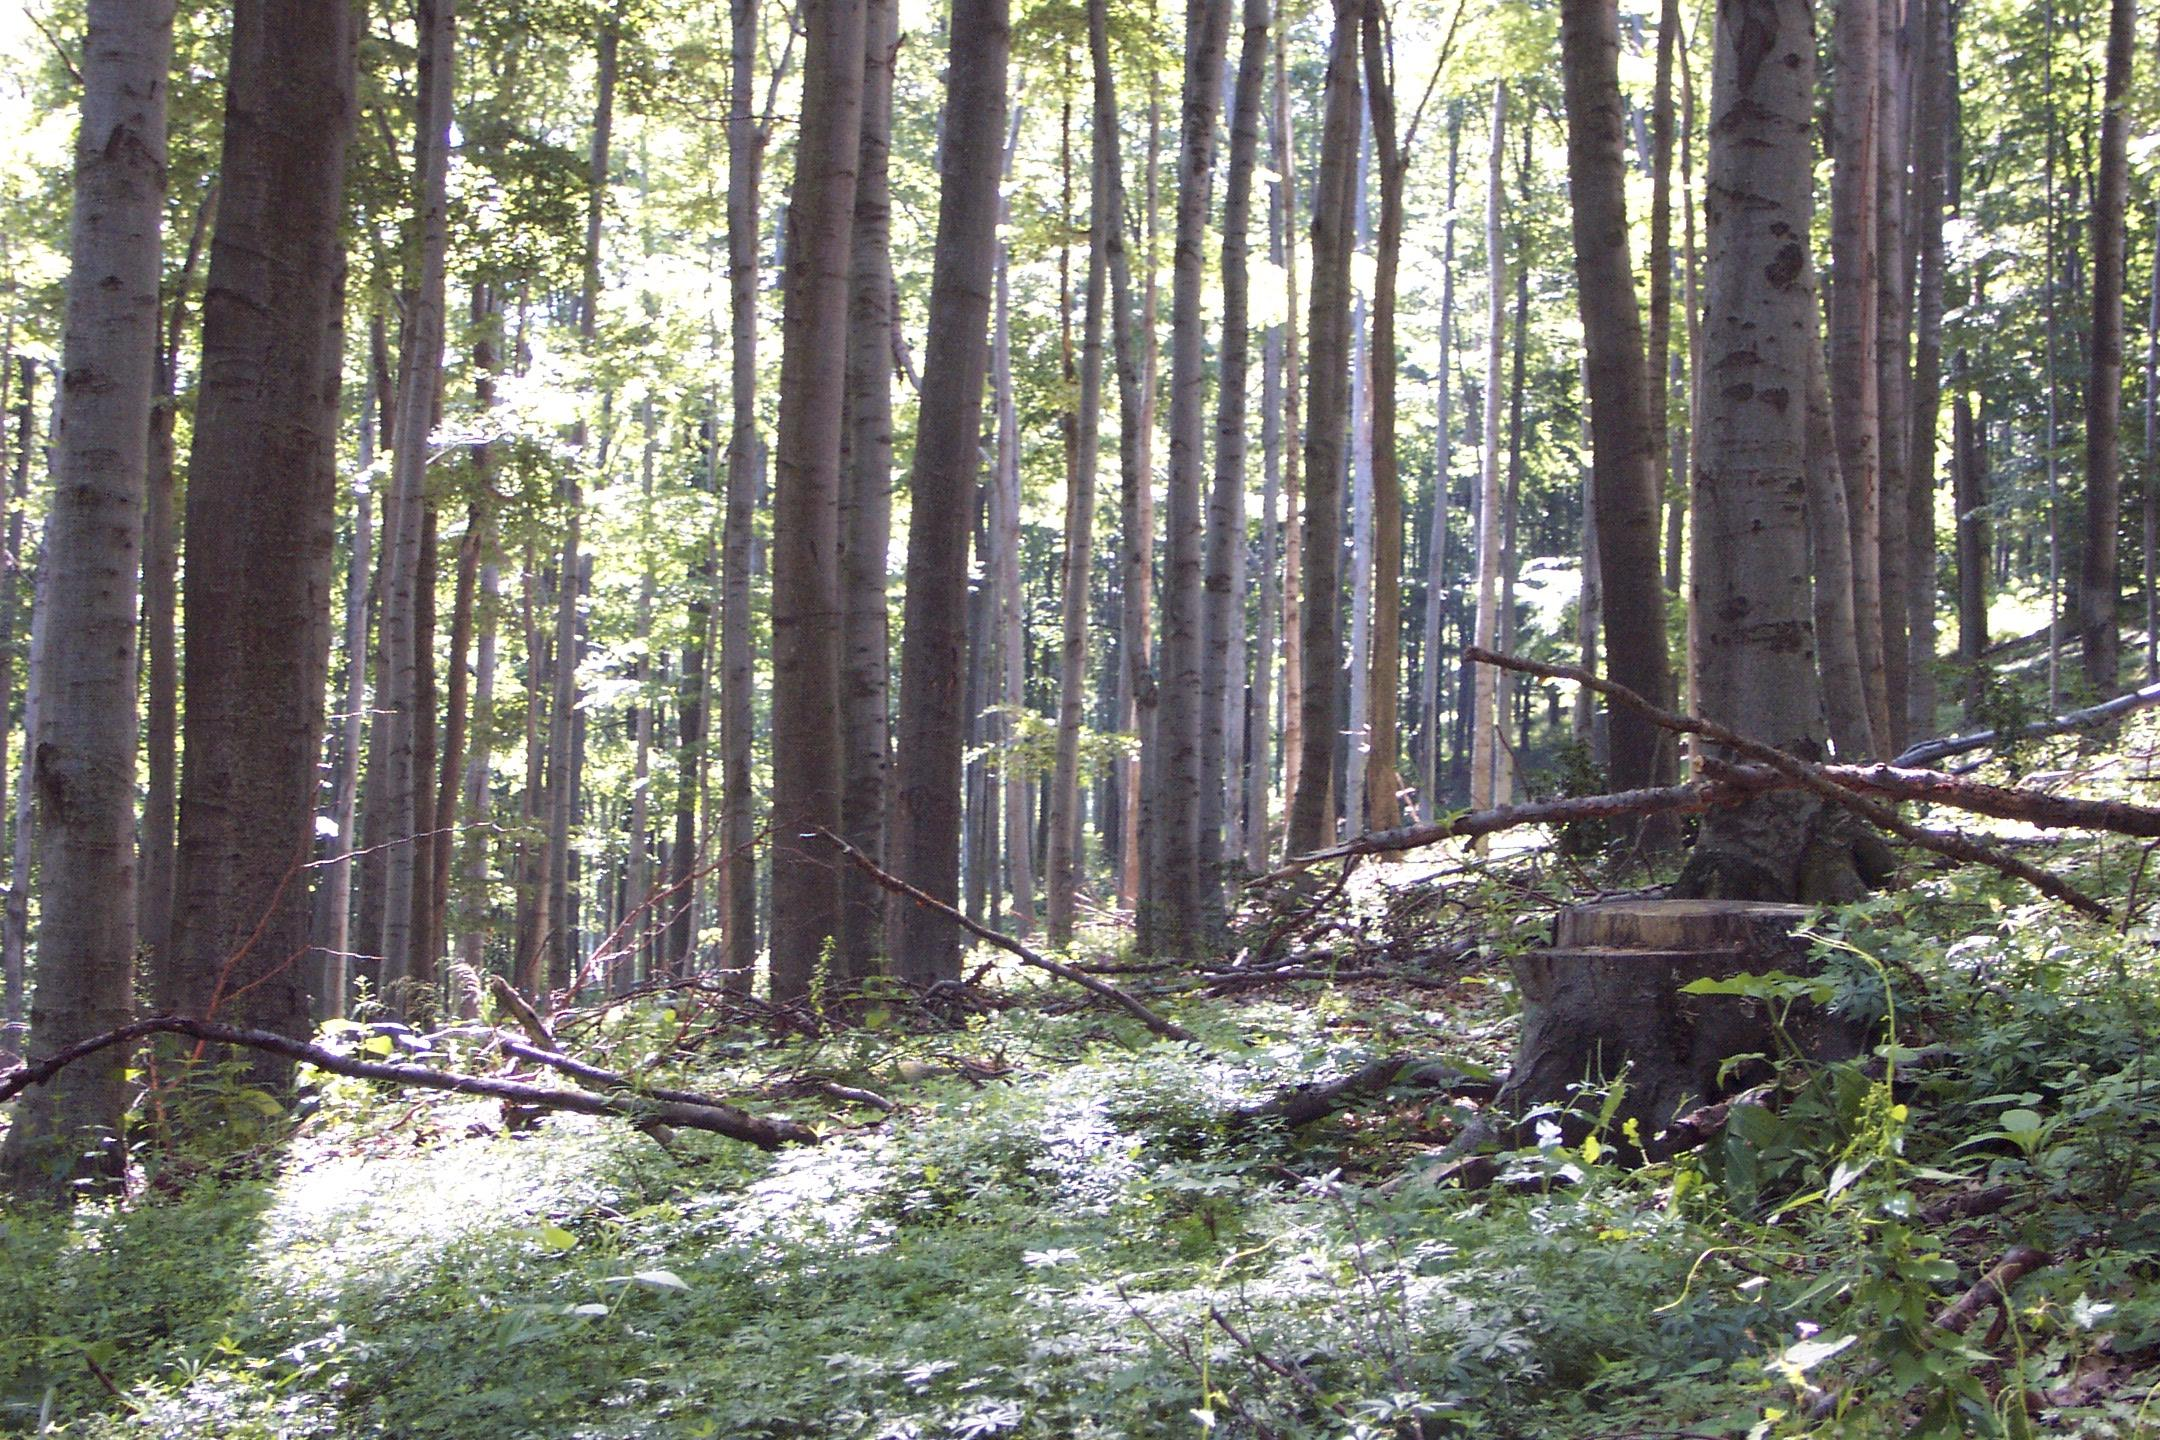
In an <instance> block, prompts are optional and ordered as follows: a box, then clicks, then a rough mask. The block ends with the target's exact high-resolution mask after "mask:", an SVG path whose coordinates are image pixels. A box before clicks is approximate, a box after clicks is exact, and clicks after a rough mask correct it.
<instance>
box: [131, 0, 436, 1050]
mask: <svg viewBox="0 0 2160 1440" xmlns="http://www.w3.org/2000/svg"><path fill="white" fill-rule="evenodd" d="M353 27H354V19H353V16H352V12H351V11H349V10H348V9H347V8H346V7H344V6H341V5H328V6H326V5H319V4H313V3H304V0H243V3H241V4H238V5H236V6H235V7H234V11H233V36H232V69H231V76H232V78H231V84H230V92H229V97H228V101H227V107H226V116H225V140H224V147H225V148H224V158H223V161H222V163H221V165H220V167H219V173H220V174H221V175H222V176H223V180H224V193H223V195H222V197H221V198H220V200H219V204H218V220H217V230H216V234H215V237H214V238H213V240H212V242H211V247H210V273H209V281H208V285H207V288H206V289H205V291H204V301H203V326H202V382H201V389H200V394H199V399H198V401H197V405H196V416H195V430H194V449H193V451H192V454H191V456H190V463H189V467H188V493H187V517H186V533H187V536H188V557H187V560H188V563H187V572H186V579H185V593H184V597H183V599H184V605H185V611H186V615H187V642H186V657H185V674H184V676H183V686H184V689H185V693H186V694H187V696H188V706H187V715H186V718H185V721H184V731H185V753H184V756H183V763H182V766H181V780H180V786H181V788H180V843H179V864H178V870H177V873H176V877H175V881H174V886H175V897H176V898H175V904H174V912H173V954H174V961H175V966H174V969H175V981H176V983H175V987H174V988H175V996H174V1000H175V1004H174V1009H175V1010H176V1011H177V1012H178V1013H180V1014H185V1015H192V1016H195V1017H198V1018H201V1019H210V1020H218V1021H221V1022H226V1023H231V1024H238V1025H247V1026H254V1027H257V1028H260V1029H266V1030H272V1031H275V1032H277V1033H278V1034H281V1035H287V1036H292V1037H295V1038H297V1037H301V1036H304V1035H306V1034H307V1033H308V1029H309V1017H308V1013H307V995H306V989H305V987H304V986H303V984H302V982H301V977H300V975H299V974H298V973H297V972H296V970H295V962H296V961H297V960H298V959H299V957H301V956H302V955H303V953H304V951H305V948H306V946H307V943H308V907H307V898H306V886H305V884H304V883H302V881H301V876H300V872H299V867H300V866H301V865H303V864H305V863H306V861H307V859H308V856H309V854H310V852H311V851H312V849H313V846H314V829H315V821H314V815H315V792H316V783H317V767H318V763H319V759H320V746H321V740H322V727H323V692H324V682H325V680H326V678H327V676H326V671H327V668H328V665H327V659H328V654H329V641H330V576H331V569H330V561H331V548H332V536H333V529H334V521H335V513H336V504H337V470H336V463H335V462H336V439H337V433H336V432H337V416H338V384H339V379H340V374H341V369H342V366H341V364H340V360H341V356H342V349H343V339H344V335H343V329H342V322H343V309H344V306H343V301H344V274H345V261H344V252H343V248H342V227H343V222H344V219H345V212H344V204H343V198H344V197H343V188H344V187H343V181H344V175H345V151H346V145H347V142H348V140H349V138H350V136H351V134H352V128H353V118H354V112H355V105H354V91H355V81H354V74H353V64H354V54H355V48H356V47H355V43H354V42H355V36H354V33H353ZM422 423H423V424H425V421H424V420H423V422H422ZM250 1066H251V1068H252V1070H253V1073H254V1074H255V1075H256V1076H257V1077H258V1078H259V1079H262V1080H267V1081H270V1082H272V1083H281V1082H282V1081H283V1079H284V1077H285V1076H286V1075H288V1074H289V1073H290V1062H289V1061H285V1060H280V1059H276V1058H273V1057H268V1056H262V1055H256V1056H253V1057H251V1059H250Z"/></svg>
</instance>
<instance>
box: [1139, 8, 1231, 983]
mask: <svg viewBox="0 0 2160 1440" xmlns="http://www.w3.org/2000/svg"><path fill="white" fill-rule="evenodd" d="M1229 29H1230V0H1197V3H1195V4H1194V5H1193V7H1192V8H1191V9H1190V10H1189V11H1188V12H1187V18H1186V37H1185V82H1184V98H1183V103H1182V107H1181V110H1182V115H1181V120H1180V125H1179V140H1178V157H1177V241H1176V248H1175V250H1174V251H1173V252H1172V269H1171V289H1170V469H1169V477H1168V497H1169V499H1168V506H1167V509H1166V511H1165V516H1164V521H1163V538H1164V541H1165V543H1166V546H1167V550H1166V554H1165V556H1164V560H1163V590H1162V669H1161V673H1160V675H1159V676H1158V677H1157V679H1158V682H1159V685H1160V690H1159V694H1160V697H1161V698H1160V700H1159V702H1158V705H1157V709H1156V712H1155V729H1154V733H1153V735H1152V736H1151V737H1150V738H1151V740H1152V749H1153V751H1154V754H1155V760H1154V785H1153V794H1154V802H1155V844H1154V855H1153V884H1152V885H1151V886H1150V891H1151V893H1150V894H1149V895H1148V896H1147V898H1146V900H1145V902H1144V903H1143V904H1142V906H1141V911H1140V943H1141V948H1142V949H1143V950H1145V951H1146V952H1148V953H1150V954H1157V955H1174V954H1187V953H1191V952H1192V951H1193V949H1194V947H1195V946H1196V945H1198V944H1199V943H1201V942H1202V941H1203V939H1204V938H1205V937H1206V936H1208V935H1209V934H1211V933H1212V932H1213V930H1214V929H1215V928H1216V920H1217V918H1218V917H1216V916H1215V915H1213V914H1211V913H1209V912H1208V911H1207V909H1206V901H1205V896H1204V894H1203V892H1202V888H1201V884H1200V872H1201V868H1202V865H1203V863H1204V857H1203V855H1202V850H1201V810H1202V808H1203V806H1204V805H1205V803H1206V802H1205V801H1204V799H1203V798H1202V795H1203V792H1204V791H1205V790H1206V789H1207V788H1208V785H1207V779H1206V776H1205V775H1204V773H1203V766H1202V755H1201V746H1202V731H1203V729H1204V728H1205V726H1204V723H1203V716H1204V715H1205V714H1206V713H1207V711H1206V706H1205V698H1204V695H1205V688H1206V682H1205V679H1204V675H1203V670H1204V666H1203V661H1202V655H1203V651H1204V649H1205V635H1204V634H1203V629H1204V625H1205V619H1204V616H1203V615H1202V612H1201V603H1200V602H1201V591H1202V585H1201V532H1202V528H1203V527H1202V523H1201V500H1200V495H1201V475H1202V473H1203V470H1204V468H1205V465H1206V459H1207V456H1206V450H1205V438H1204V431H1205V425H1206V417H1205V401H1206V385H1207V376H1206V372H1205V369H1204V368H1203V367H1204V363H1205V342H1206V337H1205V336H1204V335H1203V334H1202V316H1201V299H1202V295H1201V290H1202V287H1203V285H1204V284H1205V281H1206V275H1207V253H1206V250H1205V245H1206V240H1207V221H1208V200H1209V192H1210V189H1211V181H1212V177H1213V172H1214V160H1215V121H1216V112H1217V110H1218V109H1219V108H1220V106H1221V100H1222V80H1223V73H1222V72H1223V51H1224V47H1225V45H1226V43H1227V40H1228V35H1229Z"/></svg>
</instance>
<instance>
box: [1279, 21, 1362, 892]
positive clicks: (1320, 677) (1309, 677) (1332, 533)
mask: <svg viewBox="0 0 2160 1440" xmlns="http://www.w3.org/2000/svg"><path fill="white" fill-rule="evenodd" d="M1364 5H1365V0H1337V3H1336V5H1335V33H1334V39H1333V41H1332V42H1331V43H1330V45H1329V48H1328V68H1327V80H1326V88H1325V90H1324V92H1323V93H1324V97H1325V110H1324V112H1323V118H1322V121H1321V131H1320V164H1319V169H1318V174H1317V177H1316V179H1315V181H1314V184H1313V211H1312V257H1313V258H1312V319H1311V323H1310V325H1309V326H1308V328H1307V330H1306V333H1307V335H1308V336H1309V337H1310V340H1311V349H1310V351H1309V364H1308V365H1307V367H1306V370H1305V377H1304V378H1305V381H1306V392H1305V398H1306V411H1305V413H1306V417H1307V422H1308V423H1307V425H1306V429H1305V446H1304V451H1305V463H1304V475H1305V506H1304V512H1303V513H1304V517H1305V518H1304V525H1303V529H1302V542H1303V561H1304V564H1303V573H1302V575H1301V577H1300V583H1299V587H1298V589H1299V605H1300V609H1301V611H1302V614H1301V616H1300V619H1301V622H1302V628H1303V646H1302V651H1303V666H1304V672H1303V681H1302V684H1303V692H1304V693H1303V695H1302V696H1301V701H1302V707H1301V708H1302V711H1303V714H1302V717H1301V725H1302V732H1301V734H1300V737H1299V738H1300V745H1301V751H1300V754H1299V758H1298V774H1297V785H1296V788H1295V790H1294V791H1293V792H1292V794H1291V797H1290V853H1291V854H1293V855H1295V854H1299V853H1302V852H1304V851H1307V850H1317V849H1319V848H1320V847H1321V846H1323V845H1326V844H1328V843H1329V842H1330V841H1331V840H1333V839H1334V834H1333V831H1334V828H1335V827H1334V814H1333V809H1334V807H1333V805H1332V804H1331V801H1330V791H1331V789H1332V776H1333V772H1334V763H1333V762H1334V750H1335V727H1336V721H1335V698H1336V697H1335V677H1336V672H1337V670H1338V668H1339V666H1340V663H1341V656H1342V622H1341V609H1340V604H1341V602H1340V597H1339V594H1338V591H1339V589H1340V567H1341V563H1342V562H1341V557H1340V555H1339V553H1338V552H1339V550H1340V547H1341V543H1342V515H1341V511H1340V508H1339V507H1340V504H1341V497H1342V461H1343V454H1344V444H1345V440H1346V430H1347V419H1348V411H1349V408H1350V406H1349V400H1350V396H1349V389H1350V384H1349V381H1350V377H1349V361H1350V243H1351V242H1350V225H1351V213H1352V204H1353V200H1354V195H1353V189H1352V184H1351V180H1352V175H1351V171H1352V168H1353V166H1354V164H1355V153H1356V149H1357V134H1358V108H1359V98H1360V91H1359V85H1358V47H1359V45H1360V43H1361V41H1362V29H1361V27H1362V25H1363V23H1364Z"/></svg>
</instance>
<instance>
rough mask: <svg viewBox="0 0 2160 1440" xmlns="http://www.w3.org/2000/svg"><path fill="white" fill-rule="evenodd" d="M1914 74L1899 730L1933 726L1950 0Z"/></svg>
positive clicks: (1927, 730)
mask: <svg viewBox="0 0 2160 1440" xmlns="http://www.w3.org/2000/svg"><path fill="white" fill-rule="evenodd" d="M1917 13H1918V15H1919V24H1920V27H1921V33H1920V59H1919V73H1918V78H1917V80H1916V82H1915V83H1916V87H1917V90H1918V94H1917V97H1916V100H1915V104H1916V107H1917V108H1916V110H1915V112H1914V116H1915V118H1914V124H1913V136H1912V140H1913V234H1914V247H1915V257H1916V258H1915V264H1916V265H1917V267H1918V271H1919V278H1918V282H1917V284H1918V289H1917V292H1916V295H1917V298H1916V300H1915V302H1914V306H1915V310H1914V313H1915V324H1914V332H1915V333H1914V341H1913V371H1912V401H1911V405H1910V407H1909V409H1910V421H1911V430H1912V434H1911V444H1912V451H1911V458H1910V459H1909V460H1908V461H1907V462H1906V506H1907V508H1906V521H1905V555H1906V559H1905V577H1906V588H1907V594H1908V595H1909V596H1910V605H1909V607H1908V619H1907V626H1906V636H1907V657H1908V658H1907V661H1906V666H1905V673H1906V680H1905V733H1906V734H1907V735H1908V736H1910V737H1912V738H1914V739H1923V738H1925V737H1927V736H1929V735H1933V734H1934V733H1935V732H1936V729H1937V726H1936V722H1935V705H1936V684H1935V651H1936V644H1937V640H1936V628H1935V588H1936V568H1937V567H1936V555H1935V485H1936V479H1935V477H1936V469H1935V453H1936V448H1937V446H1936V438H1937V432H1938V430H1939V428H1940V423H1941V419H1942V327H1943V307H1944V297H1943V287H1944V283H1945V279H1946V274H1945V272H1946V270H1947V264H1948V262H1947V258H1946V254H1945V250H1944V247H1943V205H1944V202H1945V201H1946V200H1947V199H1948V195H1949V179H1948V158H1949V153H1950V144H1949V131H1950V127H1951V125H1952V123H1953V119H1952V110H1951V104H1950V79H1949V64H1948V50H1949V45H1950V19H1949V15H1950V4H1949V0H1919V5H1918V12H1917Z"/></svg>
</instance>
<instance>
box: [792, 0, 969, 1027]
mask: <svg viewBox="0 0 2160 1440" xmlns="http://www.w3.org/2000/svg"><path fill="white" fill-rule="evenodd" d="M806 16H807V22H808V24H807V39H806V41H805V45H806V49H805V51H804V56H803V102H802V128H801V134H800V139H799V141H798V143H797V149H796V157H797V158H796V168H795V180H794V187H793V189H792V191H791V192H790V195H789V199H788V242H787V284H786V289H785V291H784V292H783V293H784V295H785V300H784V302H783V304H782V309H781V352H780V416H779V428H778V433H777V438H776V441H775V445H774V463H773V470H774V485H773V597H772V616H773V786H772V806H773V821H772V823H773V837H774V843H773V849H772V857H773V859H772V886H773V934H772V987H773V997H774V998H775V999H778V1000H790V1001H792V1000H800V999H802V998H803V997H804V996H806V995H808V994H809V993H810V991H811V987H812V986H813V985H814V984H816V983H817V977H818V975H819V972H820V967H821V966H822V965H823V964H824V963H825V953H826V947H827V945H828V944H829V943H832V942H835V941H836V939H837V937H838V936H839V933H840V874H839V872H840V869H841V868H843V867H842V864H841V862H840V861H839V859H838V858H837V857H835V856H833V855H832V854H831V853H829V851H828V849H827V847H826V846H824V845H823V844H821V843H819V842H818V841H816V840H815V839H813V838H811V837H812V836H813V834H814V832H816V831H817V830H819V829H828V830H836V829H838V828H839V826H840V824H841V817H840V782H841V768H842V747H841V737H840V664H841V653H842V646H841V615H840V570H839V544H840V509H839V506H840V448H841V437H842V432H843V430H844V428H845V420H846V382H847V328H848V266H849V263H850V253H851V251H852V249H853V216H854V211H855V176H856V167H857V155H858V154H859V152H860V150H861V148H862V100H863V53H864V51H863V29H864V0H813V3H811V4H809V5H807V6H806ZM956 29H957V22H956Z"/></svg>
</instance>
